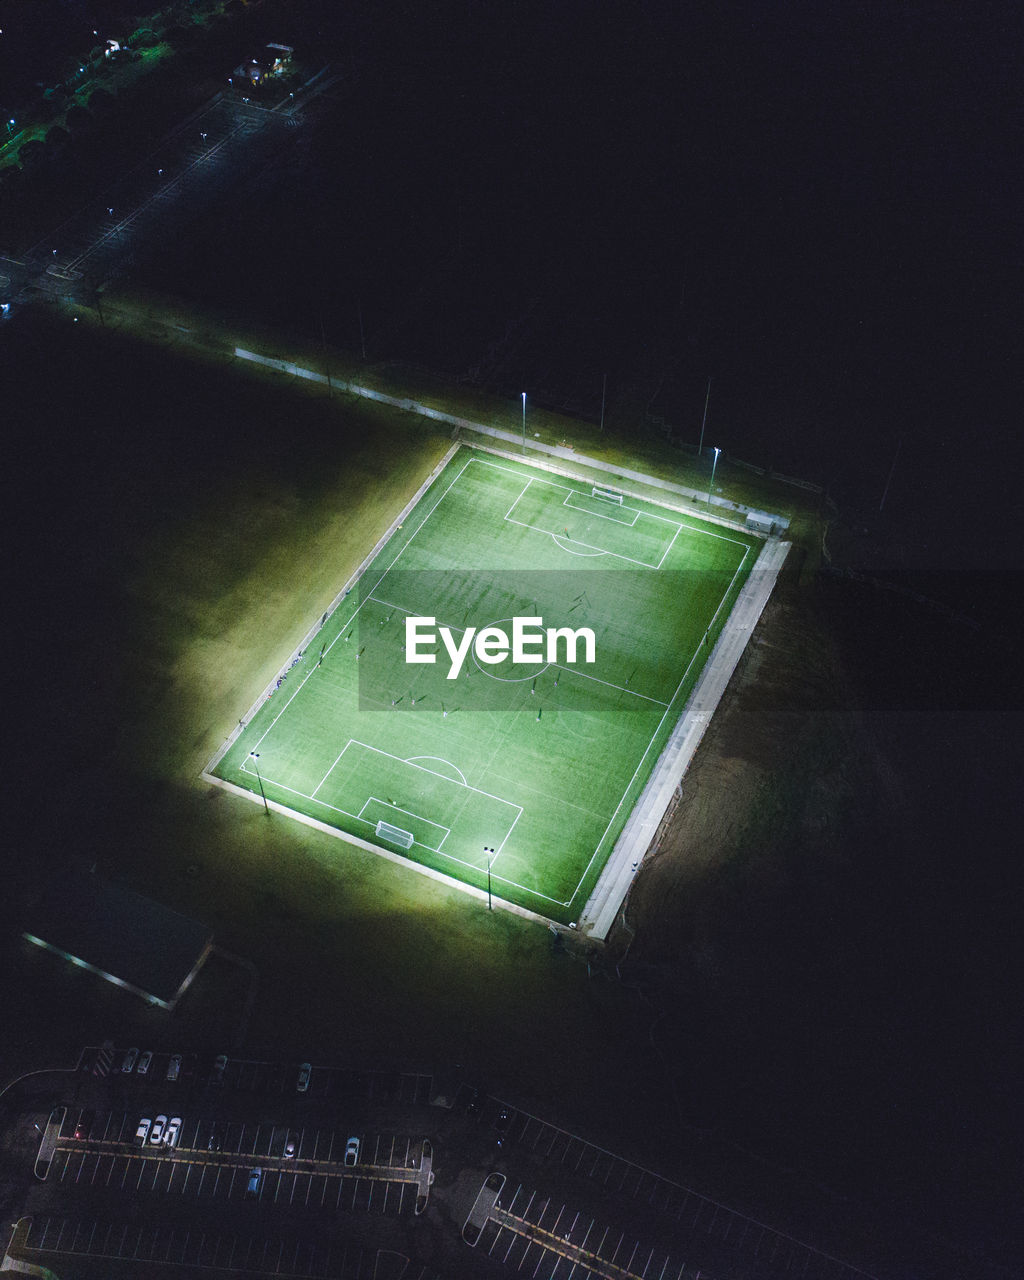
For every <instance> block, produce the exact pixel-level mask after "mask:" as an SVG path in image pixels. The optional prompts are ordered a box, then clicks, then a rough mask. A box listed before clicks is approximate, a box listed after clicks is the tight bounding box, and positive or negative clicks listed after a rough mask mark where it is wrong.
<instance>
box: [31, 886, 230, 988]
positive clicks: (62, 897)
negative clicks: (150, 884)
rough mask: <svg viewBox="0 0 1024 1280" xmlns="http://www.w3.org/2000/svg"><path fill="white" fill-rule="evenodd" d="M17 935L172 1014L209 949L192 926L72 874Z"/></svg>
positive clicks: (50, 891)
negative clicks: (20, 933) (21, 935)
mask: <svg viewBox="0 0 1024 1280" xmlns="http://www.w3.org/2000/svg"><path fill="white" fill-rule="evenodd" d="M22 934H23V937H25V938H26V939H27V940H28V941H29V942H32V943H34V944H35V945H36V946H37V947H43V948H45V949H46V950H47V951H53V952H55V953H56V954H57V955H59V956H62V957H63V958H64V959H65V960H69V961H70V962H71V963H72V964H73V965H76V966H78V967H79V968H81V969H89V970H91V971H92V972H93V973H97V974H99V976H100V977H102V978H106V979H107V981H108V982H113V983H114V984H115V985H116V986H119V987H124V988H126V989H127V990H128V991H133V992H134V993H135V994H136V995H138V996H141V997H142V999H143V1000H148V1001H149V1003H150V1004H156V1005H160V1006H161V1007H162V1008H164V1009H173V1008H174V1006H175V1005H176V1004H177V1002H178V1001H179V1000H180V999H181V996H182V995H183V993H184V992H185V991H186V989H187V988H188V986H189V984H190V983H191V981H192V979H193V978H194V977H195V976H196V974H197V973H198V972H199V970H200V968H201V967H202V965H203V961H204V960H205V959H206V957H207V955H209V952H210V948H211V947H212V946H213V934H212V933H211V931H210V929H209V928H208V926H207V925H204V924H201V923H200V922H199V921H198V920H192V919H190V918H189V917H188V916H183V915H179V913H178V912H177V911H172V910H171V909H170V908H169V907H164V906H161V904H160V903H159V902H154V901H153V900H152V899H151V898H144V897H143V896H142V895H141V894H138V893H134V892H133V891H132V890H131V889H126V888H125V887H124V886H123V885H119V884H112V883H108V882H106V881H104V880H101V879H99V878H98V877H97V876H94V875H89V874H87V873H85V872H82V871H75V870H72V871H68V872H65V873H63V874H61V875H60V877H59V878H55V879H54V880H53V881H52V882H51V883H50V884H49V885H48V886H47V887H46V889H45V890H44V891H43V894H42V896H41V898H40V899H39V901H38V902H37V903H36V904H35V906H34V907H33V908H32V909H31V910H30V912H29V915H28V922H27V927H26V928H25V929H24V930H23V931H22Z"/></svg>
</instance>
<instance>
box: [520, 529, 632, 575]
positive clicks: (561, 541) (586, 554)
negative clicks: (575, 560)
mask: <svg viewBox="0 0 1024 1280" xmlns="http://www.w3.org/2000/svg"><path fill="white" fill-rule="evenodd" d="M509 524H519V525H520V528H523V529H532V528H533V525H532V524H520V522H519V521H518V520H510V521H509ZM544 532H545V530H544V529H538V530H537V533H544ZM548 537H549V538H550V539H551V541H552V542H554V543H555V545H556V546H558V547H560V548H561V549H562V550H563V551H567V552H568V553H569V555H571V556H583V558H584V559H585V560H590V559H593V557H594V556H610V555H614V552H612V551H577V550H576V547H585V546H586V545H587V544H586V543H585V542H577V543H575V545H574V546H571V547H567V546H566V545H565V534H564V533H549V534H548ZM634 563H636V562H635V561H634ZM647 567H648V568H650V567H651V566H650V565H648V566H647Z"/></svg>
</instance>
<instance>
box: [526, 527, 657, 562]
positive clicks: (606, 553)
mask: <svg viewBox="0 0 1024 1280" xmlns="http://www.w3.org/2000/svg"><path fill="white" fill-rule="evenodd" d="M505 520H506V521H507V522H508V523H509V524H517V525H518V526H519V527H520V529H530V530H531V531H532V532H533V533H546V534H547V535H548V537H549V538H554V539H555V541H556V542H558V540H559V539H560V538H561V539H563V541H564V535H563V534H557V533H552V532H551V530H550V529H540V528H538V527H537V525H535V524H526V523H525V522H524V521H522V520H512V519H511V518H510V517H509V516H506V517H505ZM570 541H571V542H572V543H573V544H574V545H575V546H577V547H586V548H587V549H588V550H589V551H593V552H595V553H596V554H597V555H602V556H614V557H615V559H616V560H625V561H626V562H627V564H636V565H639V566H640V568H641V569H657V567H658V566H657V565H656V564H651V563H650V562H649V561H647V560H635V559H634V558H633V557H632V556H624V555H623V554H622V552H621V551H609V550H608V549H607V548H606V547H592V546H591V545H590V543H589V542H581V541H580V540H579V539H578V538H572V539H570ZM559 545H560V546H561V545H562V544H561V542H559ZM562 549H563V551H564V550H568V548H566V547H564V546H563V547H562ZM575 554H576V555H579V554H581V553H580V552H575Z"/></svg>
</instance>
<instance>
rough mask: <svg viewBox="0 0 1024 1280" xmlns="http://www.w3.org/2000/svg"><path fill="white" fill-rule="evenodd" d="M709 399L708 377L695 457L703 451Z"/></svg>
mask: <svg viewBox="0 0 1024 1280" xmlns="http://www.w3.org/2000/svg"><path fill="white" fill-rule="evenodd" d="M710 399H711V379H710V378H708V393H707V395H706V396H705V397H704V416H703V418H701V420H700V440H699V441H698V442H697V457H698V458H699V457H700V455H701V454H702V453H703V452H704V428H705V427H706V426H707V421H708V402H709V401H710Z"/></svg>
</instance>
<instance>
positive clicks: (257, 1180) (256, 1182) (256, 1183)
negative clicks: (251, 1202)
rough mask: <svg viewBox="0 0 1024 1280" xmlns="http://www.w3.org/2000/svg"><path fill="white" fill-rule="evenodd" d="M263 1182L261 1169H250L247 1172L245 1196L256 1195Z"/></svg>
mask: <svg viewBox="0 0 1024 1280" xmlns="http://www.w3.org/2000/svg"><path fill="white" fill-rule="evenodd" d="M262 1183H263V1170H262V1169H252V1170H251V1171H250V1173H249V1185H248V1186H247V1187H246V1189H245V1194H246V1195H247V1196H258V1195H259V1193H260V1186H261V1185H262Z"/></svg>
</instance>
